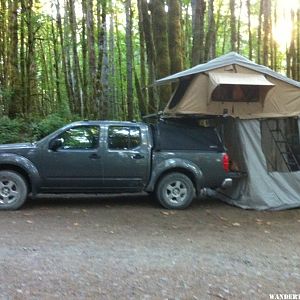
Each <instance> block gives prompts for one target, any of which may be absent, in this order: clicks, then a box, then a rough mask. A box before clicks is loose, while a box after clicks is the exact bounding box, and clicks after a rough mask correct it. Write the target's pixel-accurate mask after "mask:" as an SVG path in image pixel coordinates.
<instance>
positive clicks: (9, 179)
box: [0, 121, 231, 210]
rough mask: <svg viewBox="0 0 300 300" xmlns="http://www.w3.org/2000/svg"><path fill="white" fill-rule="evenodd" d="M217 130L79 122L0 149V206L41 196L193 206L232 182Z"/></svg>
mask: <svg viewBox="0 0 300 300" xmlns="http://www.w3.org/2000/svg"><path fill="white" fill-rule="evenodd" d="M228 164H229V159H228V156H227V154H226V153H225V150H224V147H223V145H222V143H221V141H220V139H219V137H218V135H217V133H216V131H215V129H214V128H206V127H199V126H184V125H182V124H170V123H168V122H160V123H158V124H156V125H148V124H145V123H137V122H119V121H81V122H76V123H72V124H69V125H67V126H65V127H63V128H61V129H59V130H57V131H56V132H54V133H52V134H50V135H49V136H47V137H45V138H44V139H42V140H40V141H38V142H35V143H23V144H8V145H1V146H0V209H2V210H11V209H18V208H19V207H21V206H22V204H23V203H24V202H25V200H26V198H27V195H28V194H29V193H31V195H32V197H34V196H35V195H37V194H41V193H124V192H126V193H128V192H130V193H137V192H149V193H155V194H156V197H157V199H158V200H159V202H160V203H161V205H163V206H164V207H166V208H171V209H183V208H186V207H187V206H189V204H190V203H191V201H192V200H193V198H194V197H195V196H196V195H199V194H200V192H201V190H202V189H203V188H205V187H209V188H218V187H226V186H229V185H230V184H231V178H229V175H228V174H229V173H228Z"/></svg>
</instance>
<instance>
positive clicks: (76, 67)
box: [68, 0, 83, 117]
mask: <svg viewBox="0 0 300 300" xmlns="http://www.w3.org/2000/svg"><path fill="white" fill-rule="evenodd" d="M68 7H69V9H68V10H69V23H70V30H71V37H72V51H73V74H74V76H73V78H74V81H73V82H74V101H75V103H74V106H75V107H74V112H75V113H76V114H79V115H81V117H83V99H82V88H81V87H82V76H81V70H80V64H79V58H78V53H77V24H76V15H75V8H74V1H73V0H68Z"/></svg>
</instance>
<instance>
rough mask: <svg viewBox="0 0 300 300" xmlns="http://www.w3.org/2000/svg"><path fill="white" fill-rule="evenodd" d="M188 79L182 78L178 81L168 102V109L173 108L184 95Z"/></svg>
mask: <svg viewBox="0 0 300 300" xmlns="http://www.w3.org/2000/svg"><path fill="white" fill-rule="evenodd" d="M190 82H191V81H190V79H189V80H188V79H182V80H180V82H179V85H178V87H177V89H176V91H175V93H174V94H173V97H172V100H171V102H170V104H169V106H168V107H169V109H172V108H174V107H175V106H176V105H177V104H178V103H179V102H180V100H181V98H182V97H183V96H184V94H185V92H186V90H187V88H188V86H189V85H190Z"/></svg>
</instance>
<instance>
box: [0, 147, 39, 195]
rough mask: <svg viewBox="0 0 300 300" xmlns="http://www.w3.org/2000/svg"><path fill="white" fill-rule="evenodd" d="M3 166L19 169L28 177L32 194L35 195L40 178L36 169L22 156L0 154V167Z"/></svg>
mask: <svg viewBox="0 0 300 300" xmlns="http://www.w3.org/2000/svg"><path fill="white" fill-rule="evenodd" d="M3 165H8V166H13V167H18V168H21V169H22V170H23V171H24V172H26V174H27V175H28V177H29V179H30V183H31V189H32V194H33V195H35V194H36V193H37V189H38V187H39V186H40V183H41V178H40V174H39V172H38V170H37V168H36V167H35V166H34V165H33V163H32V162H31V161H30V160H29V159H27V158H26V157H24V156H21V155H17V154H10V153H3V154H0V167H1V166H3Z"/></svg>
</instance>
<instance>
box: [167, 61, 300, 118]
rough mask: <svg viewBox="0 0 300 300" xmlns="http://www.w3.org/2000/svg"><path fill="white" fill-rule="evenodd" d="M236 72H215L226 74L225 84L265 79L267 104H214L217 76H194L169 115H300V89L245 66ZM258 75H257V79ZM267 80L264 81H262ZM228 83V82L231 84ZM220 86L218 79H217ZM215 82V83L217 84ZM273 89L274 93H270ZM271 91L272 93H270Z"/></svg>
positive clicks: (265, 100) (168, 112) (224, 77)
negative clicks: (213, 87)
mask: <svg viewBox="0 0 300 300" xmlns="http://www.w3.org/2000/svg"><path fill="white" fill-rule="evenodd" d="M235 69H236V73H232V72H229V71H226V70H225V68H224V67H223V68H218V69H216V70H215V72H209V73H214V74H216V73H218V74H224V76H223V77H222V76H221V75H218V79H219V80H221V79H220V78H222V80H223V81H224V80H225V79H226V80H227V79H228V78H230V77H231V76H232V79H229V80H230V82H232V81H234V80H236V79H237V78H238V76H240V78H243V79H241V80H240V82H241V81H243V80H244V78H245V77H247V76H249V82H250V81H251V80H253V81H252V82H254V81H256V80H261V83H260V86H265V87H266V95H264V101H260V102H219V101H210V95H211V90H212V86H213V84H210V82H211V80H210V79H211V78H213V79H216V76H215V77H213V76H212V75H210V76H209V74H206V73H200V74H198V75H194V78H193V79H192V80H191V83H190V85H189V87H188V88H187V90H186V92H185V94H184V96H183V97H182V99H181V101H180V102H179V103H178V105H176V106H175V107H174V108H172V109H169V108H168V106H167V107H166V109H165V111H164V112H165V113H167V114H172V115H174V114H193V115H197V114H208V115H224V114H226V115H230V116H232V117H239V118H241V119H254V118H274V117H288V116H298V115H300V88H299V87H296V86H293V85H291V84H289V83H287V82H284V81H281V80H279V79H275V78H272V77H271V76H264V75H262V74H260V73H259V72H255V71H253V70H249V69H247V68H245V67H242V66H235ZM253 75H254V76H253ZM262 77H263V79H262ZM229 80H228V81H229ZM215 82H216V83H217V80H215ZM243 82H244V81H243ZM216 83H215V84H216ZM270 88H271V90H269V89H270ZM267 90H269V91H267Z"/></svg>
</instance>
